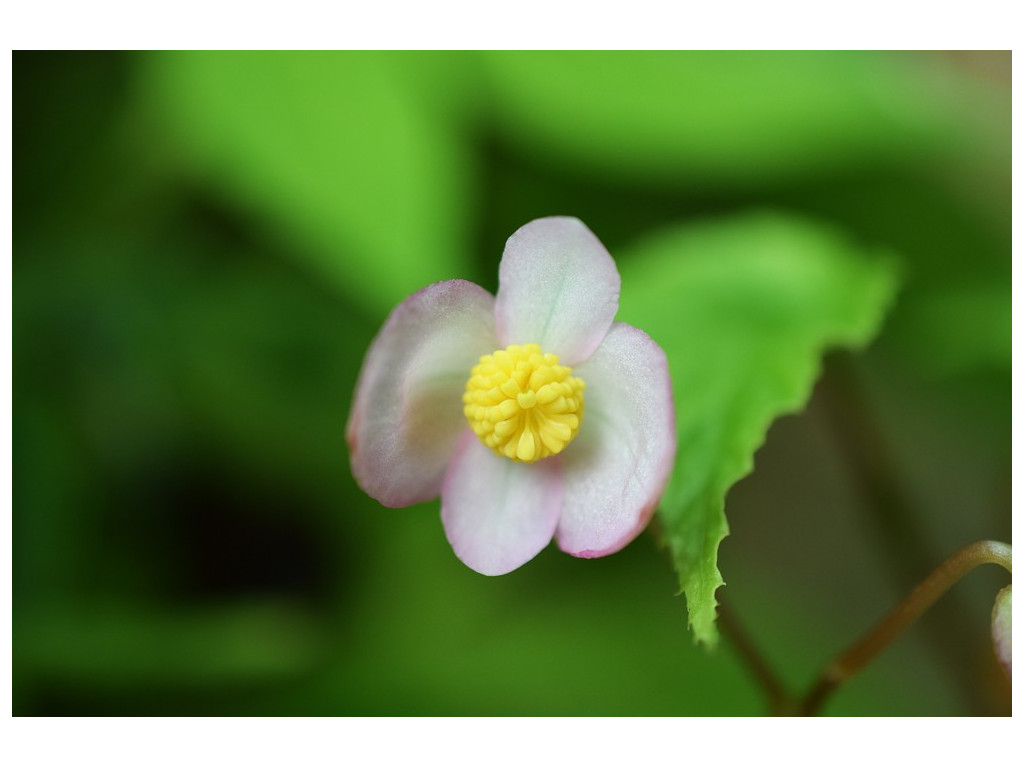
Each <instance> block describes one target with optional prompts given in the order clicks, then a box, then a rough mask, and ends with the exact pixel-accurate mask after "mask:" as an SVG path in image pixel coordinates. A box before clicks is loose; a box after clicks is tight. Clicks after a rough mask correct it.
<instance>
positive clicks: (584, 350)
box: [495, 216, 621, 365]
mask: <svg viewBox="0 0 1024 768" xmlns="http://www.w3.org/2000/svg"><path fill="white" fill-rule="evenodd" d="M620 285H621V280H620V278H619V271H618V270H617V269H616V268H615V262H614V261H612V257H611V256H610V255H608V251H607V250H605V247H604V246H603V245H601V241H600V240H598V239H597V238H596V237H595V236H594V233H593V232H591V231H590V230H589V229H587V227H586V225H585V224H584V223H583V222H582V221H580V220H579V219H574V218H571V217H567V216H553V217H550V218H546V219H537V220H536V221H531V222H530V223H529V224H526V225H524V226H522V227H520V228H519V229H518V230H516V232H515V233H514V234H513V235H512V237H510V238H509V239H508V243H507V244H506V245H505V253H504V255H503V256H502V258H501V266H500V268H499V270H498V286H499V287H498V296H497V301H496V303H495V316H496V318H497V321H498V341H499V342H500V344H501V346H502V347H507V346H508V345H510V344H530V343H534V344H540V346H541V348H542V349H543V350H544V351H545V352H553V353H554V354H556V355H558V357H559V359H560V361H561V362H562V364H563V365H575V364H576V363H578V362H580V361H581V360H586V359H587V358H588V357H590V355H591V354H592V353H593V351H594V350H595V349H597V345H598V344H600V343H601V339H603V338H604V336H605V334H606V333H607V332H608V328H609V327H610V326H611V324H612V320H613V319H614V318H615V313H616V312H617V311H618V309H619V287H620Z"/></svg>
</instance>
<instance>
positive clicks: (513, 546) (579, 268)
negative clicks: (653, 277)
mask: <svg viewBox="0 0 1024 768" xmlns="http://www.w3.org/2000/svg"><path fill="white" fill-rule="evenodd" d="M498 280H499V285H498V292H497V296H492V295H491V294H490V293H489V292H488V291H486V290H484V289H483V288H481V287H480V286H478V285H476V284H474V283H471V282H467V281H465V280H448V281H445V282H440V283H434V284H432V285H429V286H427V287H426V288H423V289H422V290H420V291H418V292H417V293H415V294H413V295H412V296H410V297H408V298H407V299H406V300H405V301H403V302H402V303H401V304H399V305H398V307H396V308H395V309H394V311H392V313H391V315H390V317H388V319H387V322H385V324H384V327H383V328H382V329H381V330H380V332H379V333H378V335H377V337H376V338H375V339H374V341H373V343H372V345H371V347H370V349H369V351H368V352H367V355H366V359H365V361H364V363H363V369H362V371H361V373H360V375H359V381H358V383H357V385H356V394H355V398H354V403H353V407H352V413H351V416H350V417H349V422H348V427H347V430H346V433H347V439H348V445H349V451H350V456H351V461H352V472H353V474H354V476H355V478H356V480H357V481H358V483H359V485H360V487H362V489H363V490H364V491H365V492H366V493H368V494H369V495H370V496H372V497H373V498H375V499H376V500H377V501H379V502H380V503H381V504H384V505H385V506H388V507H404V506H409V505H412V504H416V503H419V502H424V501H428V500H430V499H433V498H435V497H437V496H438V495H440V497H441V520H442V523H443V525H444V530H445V533H446V535H447V537H448V541H449V542H450V543H451V545H452V548H453V549H454V551H455V554H456V555H457V556H458V557H459V559H460V560H462V561H463V562H464V563H465V564H466V565H468V566H469V567H470V568H472V569H474V570H476V571H478V572H480V573H483V574H487V575H499V574H503V573H508V572H509V571H512V570H515V569H516V568H518V567H519V566H521V565H523V564H524V563H526V562H528V561H529V560H531V559H532V558H533V557H535V556H536V555H537V554H538V553H539V552H540V551H541V550H543V549H544V548H545V547H546V546H547V545H548V544H549V543H550V542H551V540H552V539H555V540H556V541H557V543H558V546H559V547H560V548H561V549H562V550H564V551H565V552H567V553H569V554H571V555H574V556H576V557H587V558H589V557H601V556H603V555H607V554H611V553H613V552H617V551H618V550H620V549H621V548H622V547H624V546H626V544H628V543H629V542H631V541H632V540H633V539H634V538H635V537H636V536H637V535H638V534H639V533H640V532H641V531H642V530H643V529H644V528H645V527H646V525H647V523H648V521H649V520H650V517H651V515H652V514H653V512H654V509H655V506H656V505H657V503H658V500H659V499H660V497H661V494H662V491H663V490H664V487H665V483H666V482H667V480H668V477H669V472H670V470H671V467H672V464H673V460H674V457H675V451H676V429H675V410H674V407H673V402H672V391H671V382H670V379H669V372H668V364H667V361H666V358H665V353H664V352H663V351H662V349H661V347H659V346H658V345H657V344H656V343H655V342H654V341H653V340H652V339H651V338H650V337H649V336H648V335H647V334H646V333H644V332H643V331H641V330H639V329H637V328H633V327H632V326H630V325H627V324H626V323H622V322H615V321H614V318H615V314H616V312H617V311H618V304H619V287H620V278H619V273H618V270H617V269H616V268H615V262H614V261H613V260H612V258H611V256H610V255H609V254H608V251H607V250H606V249H605V248H604V246H603V245H602V244H601V242H600V241H599V240H598V239H597V237H595V236H594V234H593V233H592V232H591V231H590V230H589V229H588V228H587V227H586V226H585V225H584V224H583V223H582V222H581V221H579V220H578V219H574V218H569V217H551V218H544V219H538V220H536V221H532V222H530V223H529V224H526V225H525V226H523V227H521V228H520V229H519V230H518V231H516V232H515V233H514V234H513V235H512V236H511V237H510V238H509V240H508V243H507V244H506V246H505V251H504V254H503V256H502V259H501V265H500V267H499V270H498Z"/></svg>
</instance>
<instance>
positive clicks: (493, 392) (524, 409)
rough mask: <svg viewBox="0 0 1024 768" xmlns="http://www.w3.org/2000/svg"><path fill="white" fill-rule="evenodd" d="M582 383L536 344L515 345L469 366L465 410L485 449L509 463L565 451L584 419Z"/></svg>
mask: <svg viewBox="0 0 1024 768" xmlns="http://www.w3.org/2000/svg"><path fill="white" fill-rule="evenodd" d="M585 387H586V384H584V383H583V379H581V378H579V377H577V376H573V375H572V368H569V367H568V366H566V365H559V364H558V357H557V356H555V355H552V354H544V353H543V352H541V349H540V346H538V345H537V344H524V345H522V346H520V345H518V344H513V345H512V346H510V347H508V348H507V349H499V350H497V351H496V352H494V353H492V354H490V355H484V356H483V357H481V358H480V362H479V363H478V364H477V365H475V366H473V370H472V372H471V373H470V377H469V381H467V382H466V392H465V394H463V396H462V402H463V403H464V404H465V408H463V412H464V413H465V414H466V418H467V419H469V426H471V427H472V428H473V431H474V432H476V435H477V437H479V438H480V440H481V442H483V444H484V445H486V446H488V447H489V448H490V449H491V450H493V451H494V452H495V453H497V454H498V455H499V456H507V457H508V458H510V459H512V460H513V461H525V462H531V461H537V460H538V459H543V458H545V457H546V456H554V455H555V454H556V453H559V452H560V451H561V450H562V449H564V448H565V446H567V445H568V444H569V443H570V442H572V439H573V438H574V437H576V432H577V431H578V430H579V428H580V420H581V419H582V418H583V390H584V388H585Z"/></svg>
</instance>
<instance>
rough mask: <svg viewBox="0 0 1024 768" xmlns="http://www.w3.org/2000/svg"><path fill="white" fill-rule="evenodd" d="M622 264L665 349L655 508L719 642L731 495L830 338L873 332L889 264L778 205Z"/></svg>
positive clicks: (635, 309) (662, 243)
mask: <svg viewBox="0 0 1024 768" xmlns="http://www.w3.org/2000/svg"><path fill="white" fill-rule="evenodd" d="M619 263H620V267H621V271H622V275H623V281H622V302H621V309H620V313H619V317H620V318H621V319H623V320H625V321H626V322H629V323H631V324H633V325H636V326H638V327H640V328H643V329H644V330H645V331H647V332H648V333H649V334H650V335H651V336H652V337H653V338H654V339H655V340H656V341H657V342H658V343H659V344H661V345H662V347H663V348H664V350H665V352H666V353H667V355H668V359H669V367H670V370H671V374H672V380H673V388H674V393H675V405H676V419H677V426H678V430H679V451H678V455H677V458H676V466H675V468H674V471H673V475H672V479H671V480H670V482H669V485H668V488H667V489H666V491H665V495H664V497H663V499H662V502H661V507H660V509H659V516H660V520H661V523H662V526H663V528H664V538H665V541H666V543H667V545H668V547H669V548H670V550H671V553H672V557H673V559H674V562H675V567H676V570H677V571H678V575H679V583H680V587H681V590H682V591H683V592H684V593H685V594H686V601H687V607H688V610H689V616H690V625H691V627H692V628H693V631H694V634H695V636H696V638H697V639H698V640H699V641H702V642H704V643H706V644H708V645H713V644H714V643H715V641H716V638H717V633H716V631H715V626H714V621H715V605H716V601H715V590H717V589H718V587H719V586H721V585H722V584H723V583H724V582H723V580H722V576H721V574H720V573H719V571H718V565H717V560H718V545H719V543H720V542H721V541H722V539H723V538H724V537H725V536H726V535H727V534H728V532H729V527H728V523H727V522H726V518H725V494H726V492H727V491H728V490H729V488H730V486H732V485H733V483H735V482H736V481H737V480H739V479H740V478H742V477H743V476H744V475H746V474H748V473H749V472H750V471H751V470H752V468H753V456H754V452H755V451H756V450H757V449H758V447H759V446H760V445H761V444H762V443H763V442H764V439H765V434H766V432H767V430H768V428H769V426H770V425H771V423H772V421H773V420H774V419H775V418H777V417H778V416H780V415H782V414H785V413H791V412H794V411H796V410H798V409H800V408H802V407H803V406H804V405H805V403H806V402H807V399H808V397H809V396H810V393H811V388H812V385H813V384H814V381H815V378H816V377H817V375H818V372H819V368H820V360H821V356H822V353H823V352H824V351H825V349H826V348H828V347H831V346H836V345H843V346H860V345H864V344H866V343H867V342H868V341H870V340H871V338H872V337H873V336H874V334H875V332H876V331H877V329H878V327H879V324H880V322H881V319H882V317H883V315H884V313H885V311H886V309H887V308H888V306H889V304H890V303H891V301H892V299H893V296H894V293H895V290H896V286H897V277H896V270H895V264H894V262H893V260H892V259H891V258H886V257H883V256H880V255H878V254H874V253H869V252H867V250H866V249H864V248H861V247H858V246H855V245H853V244H852V243H850V242H848V241H847V240H845V239H844V238H843V237H841V236H840V235H839V234H837V233H836V232H834V231H832V230H830V229H827V228H825V227H823V226H820V225H815V224H813V223H810V222H807V221H804V220H800V219H794V218H789V217H784V216H779V215H771V214H757V215H748V216H744V217H740V218H736V219H732V220H725V221H720V222H715V223H706V224H700V225H690V226H686V227H682V228H679V229H676V230H672V231H668V232H665V233H663V234H661V235H660V236H657V237H654V238H652V239H650V240H647V241H646V242H643V243H641V244H640V245H638V246H637V247H636V248H635V249H633V250H632V251H631V252H627V253H625V254H621V255H620V257H619Z"/></svg>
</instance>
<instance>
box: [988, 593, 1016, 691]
mask: <svg viewBox="0 0 1024 768" xmlns="http://www.w3.org/2000/svg"><path fill="white" fill-rule="evenodd" d="M1012 600H1013V585H1010V586H1008V587H1003V588H1002V589H1001V590H999V594H998V595H996V603H995V605H994V606H993V608H992V642H993V644H994V645H995V649H996V657H997V658H998V659H999V663H1000V664H1002V665H1003V669H1005V670H1006V674H1007V675H1009V676H1010V677H1013V607H1012Z"/></svg>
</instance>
